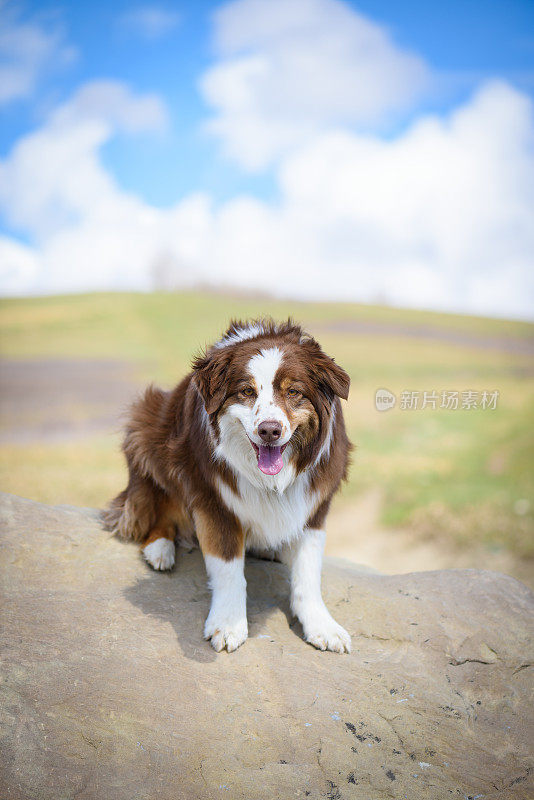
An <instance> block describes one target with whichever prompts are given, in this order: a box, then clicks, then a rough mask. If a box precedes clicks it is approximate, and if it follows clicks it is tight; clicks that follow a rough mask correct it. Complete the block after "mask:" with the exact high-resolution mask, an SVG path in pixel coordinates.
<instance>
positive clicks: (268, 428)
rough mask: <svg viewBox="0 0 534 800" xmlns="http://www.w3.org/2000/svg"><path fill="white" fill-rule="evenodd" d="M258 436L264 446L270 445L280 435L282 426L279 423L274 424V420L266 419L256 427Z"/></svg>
mask: <svg viewBox="0 0 534 800" xmlns="http://www.w3.org/2000/svg"><path fill="white" fill-rule="evenodd" d="M258 434H259V436H261V438H262V439H263V441H264V442H265V444H272V443H273V442H276V441H278V439H279V438H280V436H281V435H282V426H281V425H280V423H279V422H275V421H274V419H267V420H265V422H260V424H259V425H258Z"/></svg>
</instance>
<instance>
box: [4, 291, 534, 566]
mask: <svg viewBox="0 0 534 800" xmlns="http://www.w3.org/2000/svg"><path fill="white" fill-rule="evenodd" d="M0 311H1V313H0V335H1V342H2V352H3V356H4V357H5V358H18V359H24V358H41V357H42V358H49V357H65V356H68V357H70V358H72V357H77V358H90V357H92V358H94V357H98V358H120V359H126V360H128V361H130V362H132V364H133V365H134V366H135V369H136V371H137V373H138V375H139V376H140V377H141V378H142V379H143V380H147V381H148V380H155V381H157V382H158V381H159V382H161V383H162V384H164V385H167V386H169V385H171V384H172V383H174V382H175V381H176V380H177V379H178V378H179V377H180V376H181V375H182V374H183V373H184V371H185V370H187V369H188V366H189V363H190V360H191V357H192V355H193V354H194V353H195V352H196V351H197V350H198V349H199V348H200V347H202V346H203V345H205V344H206V343H208V342H209V341H210V340H213V339H214V338H215V337H216V336H218V335H219V334H220V332H221V331H222V330H223V329H224V327H225V326H226V324H227V322H228V319H229V318H230V317H232V316H235V317H243V318H246V317H251V316H258V315H264V314H270V315H272V316H274V317H275V318H278V319H282V318H286V317H287V316H289V315H291V316H293V317H294V318H296V319H297V320H299V321H302V322H303V323H305V325H306V327H307V328H308V329H309V330H310V331H311V332H312V333H315V334H316V335H317V337H318V338H319V339H320V341H321V343H322V344H323V346H324V348H325V349H326V350H327V351H328V352H329V353H330V354H331V355H333V356H334V357H335V358H336V360H338V361H339V363H340V364H342V365H343V366H344V367H345V368H346V369H347V370H348V371H349V373H350V375H351V379H352V389H351V396H350V399H349V402H348V403H347V404H346V419H347V425H348V429H349V433H350V436H351V439H352V440H353V441H354V442H355V443H356V444H357V446H358V448H357V451H356V453H355V456H354V464H353V468H352V470H351V476H350V480H349V484H348V486H347V487H346V489H345V491H344V493H343V497H344V499H345V502H349V501H350V500H351V499H352V498H353V497H355V496H357V495H358V494H359V493H361V492H363V491H365V490H366V489H369V488H374V487H377V486H379V487H380V488H381V489H382V490H383V493H384V509H383V522H384V523H385V524H388V525H391V526H397V527H398V526H409V527H411V528H413V529H414V530H416V531H417V532H418V533H419V535H420V536H423V537H439V538H440V539H442V540H445V541H450V542H453V543H455V544H456V545H458V546H461V547H469V546H471V545H472V544H473V543H479V544H483V545H484V546H487V547H488V548H504V549H506V550H508V551H510V552H512V553H514V554H515V555H516V556H517V557H521V558H525V557H532V556H534V544H533V542H534V535H533V533H534V521H533V515H532V504H531V505H530V506H529V505H528V503H526V502H525V501H529V500H530V501H531V500H532V498H534V478H533V476H532V469H531V464H532V463H533V460H534V459H533V455H534V452H533V451H534V442H533V438H532V433H531V432H532V431H533V429H534V424H533V423H534V380H533V369H532V356H529V355H526V354H524V353H521V352H507V351H506V350H505V349H492V348H484V347H480V346H477V345H476V344H473V343H469V344H460V343H458V344H454V343H449V342H446V341H440V340H435V339H431V338H425V337H424V336H423V337H422V338H413V337H410V336H400V335H393V334H389V335H373V334H371V333H365V334H362V333H355V332H352V331H351V330H350V322H351V321H356V322H361V321H368V322H371V323H373V324H376V325H387V326H393V325H395V326H399V325H401V326H406V327H408V328H411V329H413V328H423V329H429V328H431V329H437V330H440V331H454V332H455V333H456V334H458V335H463V334H465V335H466V336H469V337H474V336H476V337H486V338H487V339H491V340H495V339H501V340H505V341H508V342H511V343H516V344H517V343H518V342H519V343H522V342H525V341H527V340H529V341H532V337H533V335H534V326H532V325H529V324H528V323H523V322H514V321H509V320H492V319H484V318H478V317H469V316H463V315H451V314H436V313H432V312H426V311H412V310H402V309H392V308H387V307H380V306H364V305H356V304H332V303H325V304H320V303H293V302H282V301H274V300H270V299H264V298H254V297H235V296H226V295H216V294H208V293H200V292H189V293H182V294H177V293H176V294H171V293H155V294H149V295H141V294H93V295H79V296H69V297H50V298H32V299H14V300H5V301H3V302H2V303H1V306H0ZM340 321H342V322H343V323H344V325H345V328H344V329H341V330H340V329H339V323H340ZM347 323H348V326H349V327H348V328H347ZM336 326H337V327H336ZM378 387H387V388H388V389H390V390H391V391H393V392H395V393H397V394H399V393H400V392H401V391H402V390H405V389H407V390H414V391H415V390H420V391H424V390H437V391H440V390H443V389H457V390H468V389H472V390H478V391H482V390H484V389H487V390H494V389H498V390H499V392H500V398H499V403H498V406H497V409H496V410H494V411H491V410H484V411H483V410H477V411H466V410H458V411H445V410H436V411H432V410H424V411H403V410H401V409H399V408H398V407H397V408H395V409H394V410H392V411H389V412H386V413H379V412H377V411H376V410H375V407H374V394H375V390H376V389H377V388H378ZM118 440H119V437H118V436H110V437H109V438H105V437H104V438H103V437H101V436H99V437H94V438H87V439H84V440H83V441H79V442H75V443H65V444H58V445H55V444H54V445H52V444H47V445H44V444H40V445H37V444H30V445H10V446H8V447H4V448H3V451H2V464H1V467H2V485H3V488H4V489H5V490H7V491H13V492H16V493H19V494H23V495H26V496H29V497H35V498H36V499H40V500H44V501H47V502H67V503H80V504H87V505H102V504H104V503H105V502H106V501H107V499H108V498H109V497H110V495H112V494H113V493H114V492H115V491H117V490H118V489H120V488H122V484H123V482H124V467H123V463H122V458H121V456H120V453H119V452H118Z"/></svg>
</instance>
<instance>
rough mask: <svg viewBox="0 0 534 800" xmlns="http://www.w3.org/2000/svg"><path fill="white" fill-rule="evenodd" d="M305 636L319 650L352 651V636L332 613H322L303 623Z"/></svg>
mask: <svg viewBox="0 0 534 800" xmlns="http://www.w3.org/2000/svg"><path fill="white" fill-rule="evenodd" d="M303 629H304V638H305V639H306V641H307V642H309V643H310V644H312V645H313V646H314V647H316V648H317V649H318V650H332V651H333V652H334V653H350V636H349V634H348V633H347V631H346V630H345V628H342V627H341V625H339V624H338V623H337V622H336V621H335V619H334V618H333V617H331V616H330V614H328V613H326V614H321V615H319V616H318V617H317V618H316V619H313V620H310V621H308V622H307V624H306V625H303Z"/></svg>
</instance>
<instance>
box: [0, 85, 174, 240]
mask: <svg viewBox="0 0 534 800" xmlns="http://www.w3.org/2000/svg"><path fill="white" fill-rule="evenodd" d="M165 125H166V111H165V108H164V106H163V104H162V103H161V101H160V100H159V99H158V98H157V97H156V96H153V95H147V96H144V97H140V98H139V97H136V96H134V95H133V94H132V93H131V92H130V91H129V90H128V89H127V88H126V87H124V86H123V85H122V84H120V83H116V82H112V81H99V82H95V83H91V84H86V85H85V86H83V87H82V88H81V89H80V90H79V91H78V92H77V93H76V94H75V95H74V97H73V98H72V99H71V100H70V101H69V102H68V103H65V104H64V105H62V106H60V107H59V108H58V109H57V110H55V111H54V112H53V113H52V114H51V116H50V118H49V120H48V121H47V123H46V124H45V125H44V126H43V127H42V128H41V129H39V130H37V131H36V132H34V133H31V134H29V135H28V136H26V137H24V138H23V139H21V140H19V141H18V142H17V144H16V145H15V147H14V148H13V151H12V152H11V154H10V156H9V158H8V159H7V160H6V161H5V162H4V163H2V162H0V208H2V209H3V213H4V217H5V218H6V220H7V222H8V223H9V224H10V225H11V226H14V227H17V228H22V229H24V230H25V231H27V232H29V233H31V234H33V235H34V236H36V237H38V238H39V239H40V240H41V239H46V238H47V237H49V236H51V235H52V234H56V233H57V232H61V231H64V230H66V229H68V228H70V227H71V226H73V225H75V224H76V223H77V222H78V221H79V220H82V219H84V218H87V217H95V215H97V214H101V215H102V216H103V217H105V214H106V213H107V210H108V209H109V207H110V206H111V207H115V206H116V203H117V201H118V199H119V198H121V205H122V204H126V205H130V204H132V203H138V202H139V201H137V200H134V199H133V198H129V197H128V196H127V195H124V194H123V193H121V192H120V190H119V189H118V188H117V186H116V185H115V183H114V181H113V179H112V177H111V176H110V175H109V174H108V173H107V172H106V171H105V170H104V168H103V167H102V165H101V164H100V162H99V159H98V150H99V148H100V147H101V146H102V145H103V144H104V143H105V142H106V141H107V140H108V139H109V138H110V137H111V136H112V135H113V134H114V133H116V132H117V131H126V132H135V131H142V130H146V131H159V130H161V129H162V128H163V127H164V126H165Z"/></svg>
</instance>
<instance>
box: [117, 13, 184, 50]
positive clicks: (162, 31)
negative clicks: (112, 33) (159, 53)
mask: <svg viewBox="0 0 534 800" xmlns="http://www.w3.org/2000/svg"><path fill="white" fill-rule="evenodd" d="M179 22H180V15H179V14H177V13H176V12H175V11H169V10H168V9H165V8H162V7H160V6H140V7H138V8H133V9H131V10H130V11H127V12H126V13H125V14H123V15H122V16H121V17H120V18H119V25H120V26H121V27H122V28H123V29H124V30H126V31H130V32H132V33H135V34H136V35H137V36H140V37H141V38H143V39H148V40H151V41H154V40H156V39H161V38H162V37H163V36H165V35H166V34H168V33H170V32H171V31H172V30H174V29H175V28H176V26H177V25H178V24H179Z"/></svg>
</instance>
